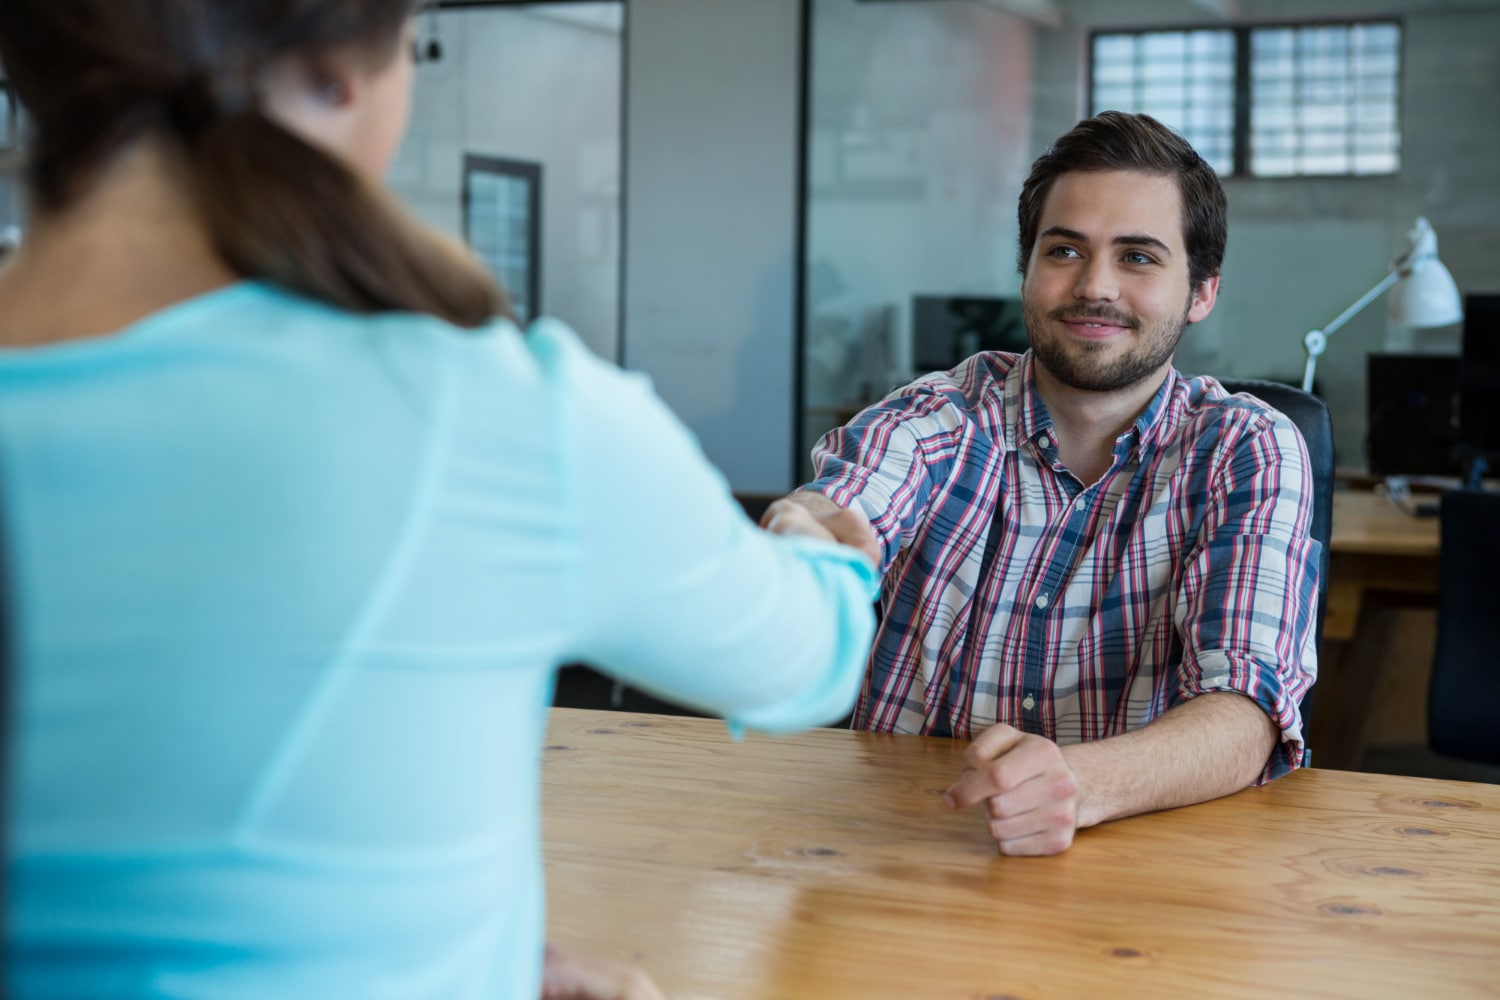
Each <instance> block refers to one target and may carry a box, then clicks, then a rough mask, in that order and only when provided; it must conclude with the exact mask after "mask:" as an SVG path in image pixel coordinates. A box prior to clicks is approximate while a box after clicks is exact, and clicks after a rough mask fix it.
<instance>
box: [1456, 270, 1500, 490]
mask: <svg viewBox="0 0 1500 1000" xmlns="http://www.w3.org/2000/svg"><path fill="white" fill-rule="evenodd" d="M1458 441H1459V445H1460V446H1461V449H1462V450H1463V451H1465V452H1466V453H1467V454H1468V456H1469V457H1470V458H1475V457H1480V458H1484V459H1485V460H1486V461H1487V462H1488V464H1489V470H1490V471H1489V474H1490V475H1494V474H1495V472H1496V471H1497V470H1500V295H1466V296H1464V339H1463V356H1462V357H1461V358H1460V359H1459V367H1458Z"/></svg>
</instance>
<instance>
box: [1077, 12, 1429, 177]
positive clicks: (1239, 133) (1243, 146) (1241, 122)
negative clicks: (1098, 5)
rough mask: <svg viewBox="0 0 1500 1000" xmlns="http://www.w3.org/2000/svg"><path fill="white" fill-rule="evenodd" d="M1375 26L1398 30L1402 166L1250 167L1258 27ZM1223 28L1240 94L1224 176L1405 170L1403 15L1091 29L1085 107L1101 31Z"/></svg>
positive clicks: (1090, 103)
mask: <svg viewBox="0 0 1500 1000" xmlns="http://www.w3.org/2000/svg"><path fill="white" fill-rule="evenodd" d="M1372 25H1392V26H1394V27H1395V29H1396V34H1397V38H1396V72H1395V74H1394V80H1395V88H1396V94H1395V107H1396V125H1395V135H1396V167H1395V169H1394V170H1389V171H1382V172H1379V173H1373V172H1372V173H1355V172H1354V171H1353V170H1349V171H1345V172H1343V173H1301V172H1294V173H1289V174H1257V173H1254V172H1252V171H1251V169H1250V117H1251V112H1252V106H1251V105H1252V99H1253V94H1252V88H1251V79H1250V73H1251V62H1252V49H1253V47H1252V45H1251V37H1252V36H1253V35H1254V34H1255V32H1257V31H1274V30H1278V29H1293V30H1297V29H1303V28H1355V27H1364V26H1372ZM1198 31H1219V32H1225V31H1227V32H1229V33H1231V34H1232V35H1233V36H1234V76H1233V85H1232V92H1233V95H1234V109H1233V113H1234V118H1233V121H1234V125H1233V128H1232V129H1231V135H1232V137H1233V138H1232V140H1231V143H1232V147H1231V149H1230V157H1231V161H1232V164H1233V166H1232V168H1231V170H1230V172H1229V173H1226V174H1221V175H1220V176H1221V177H1225V178H1236V179H1245V180H1260V181H1285V180H1310V179H1314V180H1315V179H1320V178H1321V179H1337V180H1358V179H1362V178H1380V177H1395V176H1398V175H1399V174H1400V173H1401V171H1402V168H1403V165H1404V162H1405V158H1404V157H1403V156H1402V148H1403V140H1404V136H1405V128H1404V102H1403V100H1402V95H1403V94H1404V92H1405V89H1406V88H1405V84H1406V20H1405V18H1402V17H1395V16H1390V15H1385V16H1380V15H1371V16H1369V17H1356V18H1316V19H1312V20H1306V21H1279V20H1278V21H1243V22H1240V21H1236V22H1229V23H1222V24H1221V23H1215V22H1198V23H1194V24H1165V25H1152V26H1151V27H1129V28H1092V29H1090V30H1089V33H1088V40H1087V51H1086V53H1085V61H1086V64H1087V65H1086V72H1085V74H1084V94H1083V99H1084V106H1085V114H1093V113H1094V111H1093V107H1094V85H1095V65H1094V48H1095V40H1096V39H1097V38H1099V36H1101V35H1110V36H1119V35H1133V36H1136V37H1140V36H1144V35H1155V34H1171V33H1176V32H1198Z"/></svg>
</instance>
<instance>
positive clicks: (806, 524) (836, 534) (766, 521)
mask: <svg viewBox="0 0 1500 1000" xmlns="http://www.w3.org/2000/svg"><path fill="white" fill-rule="evenodd" d="M803 498H806V499H805V500H804V499H803ZM819 501H821V502H819ZM760 526H761V527H762V528H765V529H766V530H767V531H770V532H774V533H775V534H778V535H802V536H804V537H807V538H821V539H823V540H825V541H830V542H839V543H841V544H843V545H848V546H850V547H851V548H855V549H858V550H859V551H861V552H863V553H864V554H865V555H867V556H869V557H870V561H871V562H873V563H874V564H875V565H876V566H877V567H878V566H879V565H880V555H881V552H880V536H878V535H876V534H875V529H874V528H872V527H870V519H869V518H867V517H865V512H864V511H863V510H861V509H859V508H858V507H850V508H845V507H840V506H838V505H837V504H835V503H834V502H833V501H831V500H829V499H828V498H827V497H824V496H823V495H822V494H820V493H806V492H803V493H793V494H792V495H791V496H790V497H783V498H781V499H780V500H777V501H775V502H773V503H772V504H771V506H769V507H767V508H766V513H765V515H764V516H762V517H761V519H760Z"/></svg>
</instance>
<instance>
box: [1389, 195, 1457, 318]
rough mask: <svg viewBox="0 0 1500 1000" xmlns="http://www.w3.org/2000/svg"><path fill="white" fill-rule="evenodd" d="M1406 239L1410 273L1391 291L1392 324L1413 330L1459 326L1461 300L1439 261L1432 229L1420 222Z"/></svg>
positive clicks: (1419, 220)
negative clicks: (1457, 324) (1409, 245)
mask: <svg viewBox="0 0 1500 1000" xmlns="http://www.w3.org/2000/svg"><path fill="white" fill-rule="evenodd" d="M1408 238H1409V239H1410V240H1411V243H1412V249H1411V253H1410V266H1411V273H1410V274H1407V275H1406V276H1405V277H1403V278H1402V279H1401V280H1400V281H1398V282H1396V286H1395V287H1394V288H1393V289H1391V300H1390V317H1391V322H1392V323H1395V324H1398V325H1400V326H1406V327H1413V328H1416V329H1423V328H1426V327H1434V326H1452V325H1453V324H1455V323H1459V322H1462V321H1463V318H1464V304H1463V299H1462V297H1461V296H1460V295H1459V294H1458V285H1457V284H1456V283H1455V282H1454V280H1453V275H1451V274H1449V273H1448V268H1447V267H1445V266H1444V265H1443V262H1442V261H1440V260H1438V255H1437V234H1436V233H1434V232H1433V231H1432V226H1431V225H1429V224H1428V222H1427V220H1426V219H1422V218H1419V219H1417V224H1416V227H1415V228H1414V229H1412V231H1411V233H1410V234H1408Z"/></svg>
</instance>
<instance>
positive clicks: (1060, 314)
mask: <svg viewBox="0 0 1500 1000" xmlns="http://www.w3.org/2000/svg"><path fill="white" fill-rule="evenodd" d="M1047 317H1048V319H1054V320H1057V321H1058V322H1061V323H1066V322H1069V321H1070V320H1103V321H1104V322H1106V323H1112V324H1114V325H1115V326H1123V327H1128V328H1131V329H1134V328H1135V326H1136V325H1137V322H1136V318H1135V317H1134V316H1132V315H1130V314H1129V313H1127V312H1123V311H1121V310H1119V309H1116V308H1114V307H1113V306H1081V305H1079V306H1064V307H1063V308H1061V309H1054V310H1052V312H1050V313H1048V314H1047Z"/></svg>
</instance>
